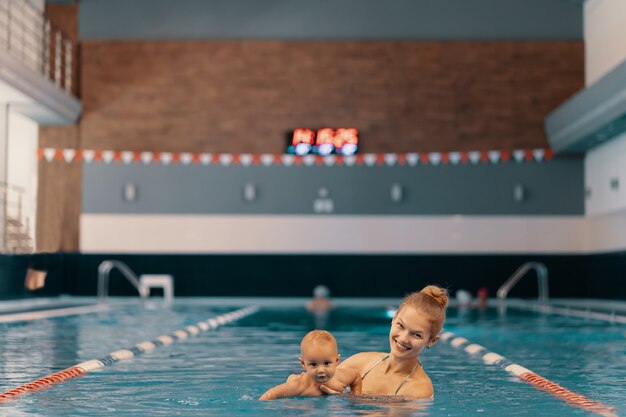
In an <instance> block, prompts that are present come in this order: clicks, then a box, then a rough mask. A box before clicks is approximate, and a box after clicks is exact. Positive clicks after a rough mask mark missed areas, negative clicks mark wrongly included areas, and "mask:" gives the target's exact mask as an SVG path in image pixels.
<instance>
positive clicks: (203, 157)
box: [200, 153, 213, 165]
mask: <svg viewBox="0 0 626 417" xmlns="http://www.w3.org/2000/svg"><path fill="white" fill-rule="evenodd" d="M212 159H213V155H211V154H210V153H201V154H200V163H201V164H202V165H211V160H212Z"/></svg>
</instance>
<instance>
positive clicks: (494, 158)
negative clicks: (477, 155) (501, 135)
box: [489, 151, 500, 164]
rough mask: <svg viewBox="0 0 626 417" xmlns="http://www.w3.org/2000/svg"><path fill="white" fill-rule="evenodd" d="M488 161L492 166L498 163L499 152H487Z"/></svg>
mask: <svg viewBox="0 0 626 417" xmlns="http://www.w3.org/2000/svg"><path fill="white" fill-rule="evenodd" d="M489 160H490V161H491V163H492V164H497V163H498V161H500V151H489Z"/></svg>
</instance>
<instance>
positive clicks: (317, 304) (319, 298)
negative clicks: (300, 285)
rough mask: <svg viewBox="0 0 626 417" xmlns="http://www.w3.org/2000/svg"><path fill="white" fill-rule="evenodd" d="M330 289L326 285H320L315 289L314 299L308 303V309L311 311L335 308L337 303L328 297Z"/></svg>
mask: <svg viewBox="0 0 626 417" xmlns="http://www.w3.org/2000/svg"><path fill="white" fill-rule="evenodd" d="M329 296H330V290H329V289H328V287H327V286H325V285H318V286H317V287H315V288H314V289H313V299H312V300H311V301H309V302H308V303H307V304H306V309H307V310H309V311H310V312H319V311H328V310H332V309H333V308H335V305H334V304H333V303H332V301H330V299H329V298H328V297H329Z"/></svg>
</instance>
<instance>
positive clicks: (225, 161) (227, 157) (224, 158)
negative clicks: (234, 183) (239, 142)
mask: <svg viewBox="0 0 626 417" xmlns="http://www.w3.org/2000/svg"><path fill="white" fill-rule="evenodd" d="M219 159H220V164H222V165H223V166H226V167H227V166H229V165H230V164H231V163H232V162H233V156H232V155H231V154H229V153H223V154H220V158H219Z"/></svg>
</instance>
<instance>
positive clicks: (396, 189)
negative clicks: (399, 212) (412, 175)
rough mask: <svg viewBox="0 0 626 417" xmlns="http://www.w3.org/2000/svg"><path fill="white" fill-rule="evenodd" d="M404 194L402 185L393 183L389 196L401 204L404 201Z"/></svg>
mask: <svg viewBox="0 0 626 417" xmlns="http://www.w3.org/2000/svg"><path fill="white" fill-rule="evenodd" d="M403 195H404V191H403V190H402V185H400V184H398V183H394V184H391V188H390V189H389V196H390V197H391V201H393V202H394V203H396V204H399V203H401V202H402V198H403Z"/></svg>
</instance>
